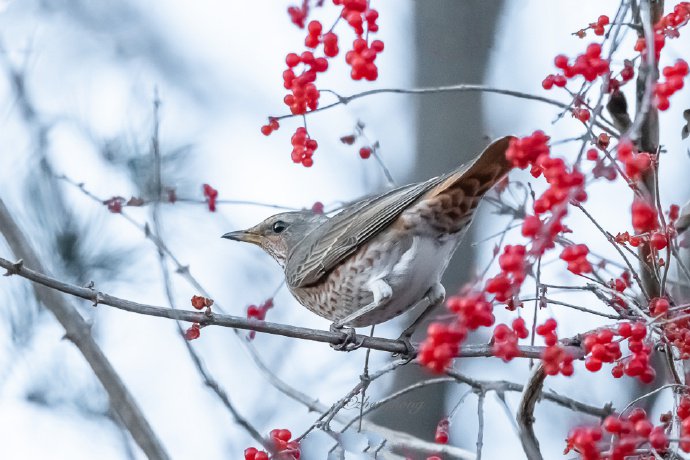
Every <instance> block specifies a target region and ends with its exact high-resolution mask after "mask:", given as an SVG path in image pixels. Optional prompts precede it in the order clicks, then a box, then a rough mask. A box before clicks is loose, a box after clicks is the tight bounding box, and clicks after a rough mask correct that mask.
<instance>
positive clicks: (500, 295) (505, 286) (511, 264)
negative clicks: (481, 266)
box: [486, 244, 527, 302]
mask: <svg viewBox="0 0 690 460" xmlns="http://www.w3.org/2000/svg"><path fill="white" fill-rule="evenodd" d="M526 252H527V249H526V248H525V246H523V245H521V244H517V245H507V246H505V247H504V248H503V254H501V255H500V256H499V258H498V265H499V266H500V267H501V273H499V274H498V275H496V276H494V277H493V278H490V279H489V280H488V281H487V282H486V292H488V293H490V294H494V296H495V298H496V300H497V301H499V302H506V301H508V300H509V299H511V298H512V297H513V296H515V295H516V294H517V293H518V291H519V289H520V286H522V282H523V281H524V280H525V277H526V276H527V274H526V272H525V270H526V265H525V254H526Z"/></svg>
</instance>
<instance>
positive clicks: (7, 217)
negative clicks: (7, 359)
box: [0, 199, 169, 459]
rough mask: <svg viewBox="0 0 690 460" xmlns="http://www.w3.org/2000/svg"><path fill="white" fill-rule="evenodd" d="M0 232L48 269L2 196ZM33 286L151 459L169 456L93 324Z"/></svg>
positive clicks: (11, 244)
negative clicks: (97, 338)
mask: <svg viewBox="0 0 690 460" xmlns="http://www.w3.org/2000/svg"><path fill="white" fill-rule="evenodd" d="M0 233H2V234H3V235H4V236H5V239H6V240H7V244H8V245H9V247H10V249H11V250H12V252H13V253H14V254H15V256H17V257H20V258H21V259H23V260H25V261H26V262H27V263H28V264H29V265H31V266H32V267H35V268H36V269H38V270H40V271H42V272H45V268H44V267H43V264H42V263H41V261H40V259H39V258H38V255H37V254H36V252H34V250H33V248H32V247H31V245H30V244H29V242H28V240H27V239H26V237H25V236H24V233H23V232H22V231H21V229H20V228H19V226H18V225H17V223H16V222H15V221H14V218H13V217H12V215H11V214H10V212H9V210H8V209H7V207H6V206H5V203H4V202H3V201H2V199H0ZM13 266H16V265H13V264H10V266H8V267H5V268H8V270H9V272H12V267H13ZM43 276H45V275H43ZM33 287H34V291H35V293H36V297H37V298H38V300H39V301H40V302H41V303H42V304H43V305H44V306H45V307H46V308H47V309H48V310H50V311H51V312H52V313H53V315H55V318H57V320H58V321H59V322H60V324H61V325H62V327H63V328H64V329H65V337H66V338H67V339H69V340H70V341H71V342H72V343H74V345H76V347H77V348H78V349H79V351H80V352H81V354H82V355H83V356H84V358H85V359H86V361H87V362H88V364H89V366H91V369H93V372H94V373H95V374H96V377H98V380H100V382H101V384H102V385H103V387H104V388H105V390H106V392H107V393H108V398H109V400H110V405H111V407H112V408H113V410H114V411H115V412H116V413H117V415H118V416H119V417H120V419H121V420H122V423H123V424H124V426H125V427H126V428H127V430H128V431H129V432H130V434H131V435H132V437H133V438H134V440H135V441H136V443H137V444H138V445H139V447H140V448H141V450H142V451H144V453H145V454H146V455H147V457H148V458H150V459H167V458H169V457H168V454H167V453H166V451H165V449H164V448H163V445H162V444H161V442H160V440H159V439H158V437H157V436H156V434H155V433H154V432H153V429H152V428H151V425H149V423H148V421H147V420H146V418H145V417H144V414H143V413H142V412H141V409H140V408H139V406H138V405H137V403H136V402H135V401H134V397H133V396H132V395H131V394H130V392H129V390H127V387H125V384H124V382H123V381H122V379H120V376H119V375H118V374H117V372H116V371H115V369H114V368H113V366H112V365H111V364H110V361H108V358H107V357H106V356H105V354H103V351H102V350H101V349H100V347H99V346H98V344H97V343H96V341H95V340H94V338H93V336H92V335H91V329H90V326H89V325H88V324H87V322H86V321H84V318H82V317H81V315H80V314H79V312H78V311H77V310H76V309H75V308H74V306H72V305H71V304H70V303H69V302H68V301H67V300H66V299H65V298H64V297H63V296H62V295H60V294H59V293H58V291H59V289H58V290H55V289H54V288H53V289H47V288H48V287H51V288H52V286H48V285H46V284H43V283H35V284H34V285H33Z"/></svg>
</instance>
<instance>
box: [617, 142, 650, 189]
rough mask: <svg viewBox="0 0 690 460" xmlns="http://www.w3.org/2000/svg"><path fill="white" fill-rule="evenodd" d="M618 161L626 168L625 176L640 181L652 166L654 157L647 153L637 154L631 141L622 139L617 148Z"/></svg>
mask: <svg viewBox="0 0 690 460" xmlns="http://www.w3.org/2000/svg"><path fill="white" fill-rule="evenodd" d="M616 155H617V158H618V160H619V161H620V162H621V163H623V165H624V166H625V174H627V175H628V177H630V178H631V179H635V180H636V179H639V178H640V176H641V175H642V173H644V172H646V171H647V170H648V169H649V168H650V167H651V165H652V157H651V155H650V154H649V153H647V152H641V153H636V152H635V147H634V146H633V143H632V142H631V141H630V140H629V139H622V140H621V141H620V142H619V143H618V146H617V147H616Z"/></svg>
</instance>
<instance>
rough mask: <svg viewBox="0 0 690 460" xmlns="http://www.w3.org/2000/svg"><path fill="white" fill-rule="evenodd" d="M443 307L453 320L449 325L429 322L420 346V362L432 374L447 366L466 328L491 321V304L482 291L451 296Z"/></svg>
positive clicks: (472, 327)
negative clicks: (445, 307)
mask: <svg viewBox="0 0 690 460" xmlns="http://www.w3.org/2000/svg"><path fill="white" fill-rule="evenodd" d="M446 306H447V307H448V309H449V310H450V311H451V312H453V313H455V315H456V316H455V318H454V320H453V321H452V322H451V323H450V324H445V323H441V322H434V323H431V324H430V325H429V328H428V329H427V337H426V339H424V341H423V342H422V343H421V344H420V346H419V362H420V363H421V364H422V365H424V366H426V367H427V368H429V369H430V370H431V371H432V372H435V373H442V372H443V371H444V370H445V369H446V368H447V367H448V366H449V365H450V363H451V361H452V360H453V358H454V357H455V355H456V354H457V353H458V350H459V349H460V343H461V342H462V341H463V340H465V337H466V336H467V331H468V330H475V329H478V328H479V327H482V326H483V327H489V326H491V325H492V324H494V315H493V312H492V310H493V309H492V306H491V303H490V302H488V301H487V300H486V298H485V297H484V296H483V295H482V294H467V295H464V296H452V297H450V298H449V299H448V301H447V302H446Z"/></svg>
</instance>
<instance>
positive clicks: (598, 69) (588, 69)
mask: <svg viewBox="0 0 690 460" xmlns="http://www.w3.org/2000/svg"><path fill="white" fill-rule="evenodd" d="M554 65H555V66H556V68H557V69H560V70H561V71H562V72H563V73H562V75H560V74H556V75H547V77H546V78H545V79H544V81H542V87H543V88H544V89H551V88H553V86H554V85H555V86H559V87H564V86H565V83H566V80H568V79H571V78H575V77H576V76H578V75H582V77H583V78H584V79H585V80H586V81H594V80H595V79H596V78H597V77H598V76H600V75H606V74H608V73H609V61H607V60H606V59H602V58H601V45H600V44H598V43H591V44H590V45H589V46H587V50H586V51H585V53H584V54H580V55H579V56H577V57H576V58H575V62H573V64H572V65H571V64H569V62H568V57H567V56H564V55H562V54H559V55H558V56H556V57H555V58H554Z"/></svg>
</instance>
